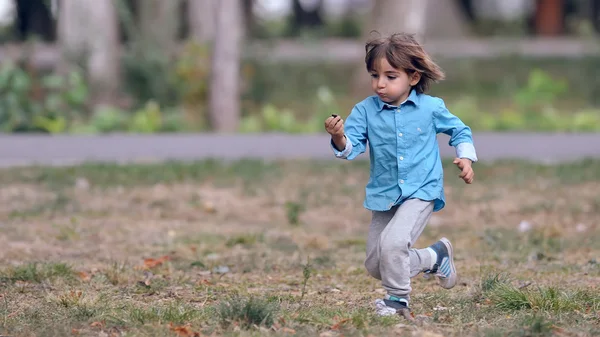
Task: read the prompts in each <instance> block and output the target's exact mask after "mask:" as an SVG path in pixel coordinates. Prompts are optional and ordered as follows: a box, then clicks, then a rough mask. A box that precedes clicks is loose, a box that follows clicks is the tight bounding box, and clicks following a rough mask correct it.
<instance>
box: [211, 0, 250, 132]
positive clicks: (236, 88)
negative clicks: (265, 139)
mask: <svg viewBox="0 0 600 337" xmlns="http://www.w3.org/2000/svg"><path fill="white" fill-rule="evenodd" d="M216 19H217V21H216V35H217V36H218V38H217V39H215V41H214V47H213V51H212V69H211V83H210V98H209V114H210V118H209V119H210V124H211V127H212V128H213V130H214V131H216V132H235V131H237V129H238V124H239V119H240V56H241V43H242V35H243V29H242V27H243V26H244V24H243V20H242V7H241V2H240V1H239V0H220V1H219V7H218V12H217V16H216Z"/></svg>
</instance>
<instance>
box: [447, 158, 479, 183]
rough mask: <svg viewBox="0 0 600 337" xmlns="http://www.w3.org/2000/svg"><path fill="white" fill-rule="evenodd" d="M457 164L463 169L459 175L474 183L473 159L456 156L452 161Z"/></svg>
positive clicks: (467, 181)
mask: <svg viewBox="0 0 600 337" xmlns="http://www.w3.org/2000/svg"><path fill="white" fill-rule="evenodd" d="M452 163H453V164H456V166H458V168H459V169H460V170H461V172H460V174H459V175H458V176H459V177H460V178H461V179H462V180H464V181H465V183H467V184H471V183H473V178H474V177H475V172H473V168H472V167H471V160H470V159H467V158H456V159H454V161H453V162H452Z"/></svg>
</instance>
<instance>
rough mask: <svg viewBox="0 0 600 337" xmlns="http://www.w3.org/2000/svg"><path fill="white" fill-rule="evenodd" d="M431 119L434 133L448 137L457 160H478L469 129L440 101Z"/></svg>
mask: <svg viewBox="0 0 600 337" xmlns="http://www.w3.org/2000/svg"><path fill="white" fill-rule="evenodd" d="M433 119H434V123H435V130H436V132H437V133H443V134H446V135H448V136H450V141H449V142H448V144H449V145H450V146H453V147H455V149H456V156H457V157H458V158H467V159H470V160H471V161H472V162H476V161H477V160H478V158H477V152H476V151H475V145H474V143H473V134H472V132H471V128H470V127H468V126H467V125H465V123H463V121H462V120H460V118H458V117H457V116H455V115H453V114H452V113H451V112H450V111H448V109H447V108H446V105H445V104H444V101H443V100H441V99H440V104H439V106H438V108H437V109H435V111H434V113H433Z"/></svg>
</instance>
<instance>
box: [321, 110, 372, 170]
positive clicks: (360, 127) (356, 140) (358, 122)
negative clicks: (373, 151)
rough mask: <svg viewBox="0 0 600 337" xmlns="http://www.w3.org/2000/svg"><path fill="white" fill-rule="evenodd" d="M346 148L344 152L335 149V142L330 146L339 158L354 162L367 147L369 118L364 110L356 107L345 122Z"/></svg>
mask: <svg viewBox="0 0 600 337" xmlns="http://www.w3.org/2000/svg"><path fill="white" fill-rule="evenodd" d="M344 131H345V132H344V134H345V137H346V147H345V148H344V149H343V150H341V151H340V150H338V149H336V148H335V146H334V144H333V141H330V146H331V148H332V150H333V153H334V154H335V156H336V157H337V158H340V159H347V160H352V159H354V158H356V157H358V156H359V155H360V154H362V153H364V152H365V150H366V148H367V147H366V145H367V116H366V112H365V110H364V109H363V108H361V107H359V106H354V108H352V111H351V112H350V115H348V118H346V121H344Z"/></svg>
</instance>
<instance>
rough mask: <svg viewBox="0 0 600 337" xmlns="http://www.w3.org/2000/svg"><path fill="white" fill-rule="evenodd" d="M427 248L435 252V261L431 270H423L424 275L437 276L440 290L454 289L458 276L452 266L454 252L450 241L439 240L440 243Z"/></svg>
mask: <svg viewBox="0 0 600 337" xmlns="http://www.w3.org/2000/svg"><path fill="white" fill-rule="evenodd" d="M429 248H431V249H433V250H434V251H435V252H436V254H437V261H436V262H435V264H434V265H433V268H431V269H428V270H425V271H424V273H425V274H430V275H431V274H433V275H435V276H437V277H438V282H439V284H440V286H441V287H442V288H445V289H451V288H454V286H455V285H456V280H457V278H458V275H457V273H456V267H455V266H454V251H453V249H452V244H451V243H450V240H448V239H446V238H441V239H440V241H438V242H436V243H434V244H433V245H431V246H429Z"/></svg>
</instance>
